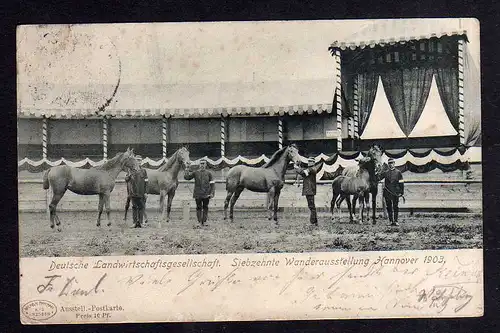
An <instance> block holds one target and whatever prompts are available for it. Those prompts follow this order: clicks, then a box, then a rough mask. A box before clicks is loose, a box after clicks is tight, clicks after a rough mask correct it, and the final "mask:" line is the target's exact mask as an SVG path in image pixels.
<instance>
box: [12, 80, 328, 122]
mask: <svg viewBox="0 0 500 333" xmlns="http://www.w3.org/2000/svg"><path fill="white" fill-rule="evenodd" d="M333 82H334V78H331V79H317V80H287V81H266V82H239V83H233V82H218V83H197V84H162V85H153V84H141V85H138V84H129V85H125V84H123V85H118V87H117V88H116V86H114V85H111V84H107V85H78V86H77V85H71V86H68V85H54V84H45V85H41V86H36V87H33V86H32V85H27V86H26V85H24V86H23V85H20V87H19V88H20V89H19V92H18V116H20V117H36V118H38V117H43V116H46V117H53V118H82V117H92V116H111V117H137V116H139V117H162V116H167V117H168V116H173V117H195V118H196V117H214V116H215V117H218V116H220V115H265V114H268V115H278V114H279V115H284V114H290V115H293V114H303V113H312V112H318V113H322V112H328V113H330V112H332V95H333V88H332V87H333ZM115 88H116V93H115V94H114V95H113V92H114V90H115ZM108 101H109V103H108V104H109V105H107V106H106V107H105V108H103V107H102V106H103V105H105V104H107V102H108Z"/></svg>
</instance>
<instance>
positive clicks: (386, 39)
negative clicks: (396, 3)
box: [330, 19, 467, 50]
mask: <svg viewBox="0 0 500 333" xmlns="http://www.w3.org/2000/svg"><path fill="white" fill-rule="evenodd" d="M455 35H467V31H466V30H464V29H462V28H461V26H460V20H458V21H457V20H445V21H443V20H439V19H436V20H433V19H426V20H421V19H412V20H377V21H376V22H374V23H373V24H371V25H369V26H367V27H365V28H363V29H361V30H360V31H358V32H356V33H354V34H352V35H351V36H349V37H348V38H346V39H345V40H337V41H334V42H333V43H332V44H331V45H330V50H334V49H341V50H346V49H348V48H349V49H352V50H354V49H356V48H361V49H363V48H365V47H370V48H373V47H375V46H385V45H394V44H396V43H402V44H404V43H406V42H408V41H412V40H421V39H430V38H433V37H437V38H439V37H442V36H455Z"/></svg>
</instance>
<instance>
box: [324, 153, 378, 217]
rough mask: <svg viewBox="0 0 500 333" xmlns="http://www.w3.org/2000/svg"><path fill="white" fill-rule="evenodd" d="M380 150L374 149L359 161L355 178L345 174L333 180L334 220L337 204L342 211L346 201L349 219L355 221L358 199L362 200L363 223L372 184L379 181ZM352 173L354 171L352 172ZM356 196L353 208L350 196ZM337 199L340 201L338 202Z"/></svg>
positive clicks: (331, 206)
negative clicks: (343, 203) (377, 170)
mask: <svg viewBox="0 0 500 333" xmlns="http://www.w3.org/2000/svg"><path fill="white" fill-rule="evenodd" d="M378 151H379V150H378V149H374V150H373V151H372V152H371V153H369V154H368V156H366V157H364V158H362V159H360V160H359V166H358V170H357V172H356V173H355V175H353V176H346V175H344V172H343V174H342V175H340V176H338V177H337V178H335V179H334V180H333V183H332V190H333V196H332V200H331V204H330V212H331V214H332V219H333V209H334V206H335V203H336V204H337V208H338V209H339V211H340V203H341V202H342V201H343V200H344V199H346V201H347V207H348V209H349V219H350V221H353V213H355V208H356V207H355V203H356V200H357V199H358V198H361V201H360V205H361V211H360V214H361V223H363V218H364V209H365V204H368V196H367V193H370V191H371V189H372V184H373V182H374V181H376V180H377V176H376V168H377V163H378V160H377V157H380V155H379V154H378ZM350 172H352V171H350ZM346 173H347V172H346ZM351 195H353V196H354V201H353V206H352V207H351V200H350V196H351ZM337 197H339V199H338V200H337V201H336V199H337Z"/></svg>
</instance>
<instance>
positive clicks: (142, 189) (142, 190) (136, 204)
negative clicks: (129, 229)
mask: <svg viewBox="0 0 500 333" xmlns="http://www.w3.org/2000/svg"><path fill="white" fill-rule="evenodd" d="M136 158H137V159H138V160H140V159H141V158H140V156H137V157H136ZM125 181H126V182H127V183H128V184H127V186H128V190H129V196H130V198H131V200H132V213H133V214H132V216H133V220H134V226H133V227H134V228H141V227H142V221H143V219H144V210H145V209H146V188H147V186H148V174H147V172H146V170H145V169H143V168H142V167H140V166H139V170H130V171H129V173H128V174H127V176H125Z"/></svg>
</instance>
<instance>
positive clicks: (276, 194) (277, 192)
mask: <svg viewBox="0 0 500 333" xmlns="http://www.w3.org/2000/svg"><path fill="white" fill-rule="evenodd" d="M280 194H281V189H276V190H275V191H274V202H273V210H274V216H273V218H274V222H276V225H278V207H279V205H278V202H279V200H280Z"/></svg>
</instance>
